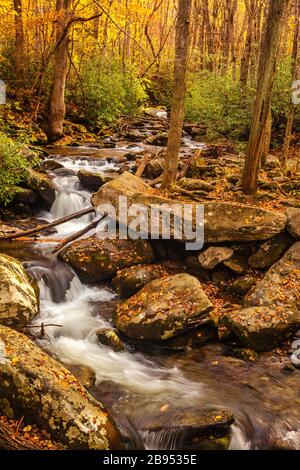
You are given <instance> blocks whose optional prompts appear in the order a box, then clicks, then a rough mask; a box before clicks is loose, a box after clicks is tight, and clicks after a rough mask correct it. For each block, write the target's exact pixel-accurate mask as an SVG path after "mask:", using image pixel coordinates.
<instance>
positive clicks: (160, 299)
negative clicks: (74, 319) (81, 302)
mask: <svg viewBox="0 0 300 470" xmlns="http://www.w3.org/2000/svg"><path fill="white" fill-rule="evenodd" d="M212 309H213V305H212V303H211V302H210V300H209V299H208V297H207V296H206V294H205V292H204V291H203V289H202V286H201V284H200V282H199V281H198V280H197V279H196V278H195V277H193V276H190V275H189V274H177V275H174V276H168V277H165V278H163V279H157V280H155V281H152V282H150V284H147V285H146V286H145V287H144V288H143V289H142V290H140V291H139V292H138V293H137V294H135V295H134V296H133V297H131V298H130V299H129V300H127V301H126V302H124V303H123V304H121V305H119V306H118V308H117V312H116V315H115V318H114V322H115V325H116V327H117V328H118V329H119V330H120V331H122V333H124V334H125V335H126V336H128V337H130V338H135V339H143V340H152V341H160V340H166V339H169V338H172V337H173V336H176V335H178V334H180V333H182V332H184V331H187V330H189V329H192V328H197V327H199V326H201V325H204V324H209V325H213V324H214V319H213V314H212V312H211V311H212Z"/></svg>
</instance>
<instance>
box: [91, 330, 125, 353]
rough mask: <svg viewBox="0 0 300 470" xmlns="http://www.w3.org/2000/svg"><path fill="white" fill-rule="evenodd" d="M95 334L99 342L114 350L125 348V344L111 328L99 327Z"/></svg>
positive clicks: (119, 350)
mask: <svg viewBox="0 0 300 470" xmlns="http://www.w3.org/2000/svg"><path fill="white" fill-rule="evenodd" d="M96 336H97V339H98V341H99V343H101V344H103V345H104V346H109V347H110V348H111V349H112V350H113V351H115V352H121V351H124V349H125V346H124V344H123V342H122V340H121V339H120V337H119V335H118V333H117V332H116V331H115V330H112V329H111V328H101V329H99V330H97V331H96Z"/></svg>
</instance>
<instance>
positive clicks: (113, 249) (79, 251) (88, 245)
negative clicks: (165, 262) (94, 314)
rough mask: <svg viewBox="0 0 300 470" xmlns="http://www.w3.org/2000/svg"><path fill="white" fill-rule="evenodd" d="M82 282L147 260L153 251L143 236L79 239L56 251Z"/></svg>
mask: <svg viewBox="0 0 300 470" xmlns="http://www.w3.org/2000/svg"><path fill="white" fill-rule="evenodd" d="M59 258H60V259H61V260H62V261H64V262H65V263H67V264H68V265H69V266H71V267H72V268H73V269H74V270H75V271H76V273H77V274H78V276H79V277H80V279H82V280H83V281H85V282H98V281H103V280H106V279H111V278H112V277H114V276H115V275H116V273H117V271H118V270H119V269H124V268H127V267H129V266H134V265H136V264H148V263H149V264H150V263H152V262H153V261H154V252H153V249H152V247H151V245H150V244H149V243H148V242H147V241H146V240H119V239H116V240H100V239H97V238H96V237H90V238H85V239H82V240H79V241H77V242H75V243H73V244H71V245H69V246H68V247H67V248H66V249H64V250H63V251H62V252H60V254H59Z"/></svg>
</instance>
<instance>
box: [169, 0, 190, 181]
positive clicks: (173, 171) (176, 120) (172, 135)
mask: <svg viewBox="0 0 300 470" xmlns="http://www.w3.org/2000/svg"><path fill="white" fill-rule="evenodd" d="M191 6H192V0H179V7H178V19H177V24H176V47H175V67H174V88H173V99H172V108H171V120H170V131H169V140H168V148H167V155H166V161H165V169H164V182H163V185H164V187H169V186H171V185H172V184H173V183H175V181H176V178H177V172H178V156H179V151H180V141H181V136H182V127H183V119H184V105H185V97H186V69H187V60H188V46H189V31H190V18H191Z"/></svg>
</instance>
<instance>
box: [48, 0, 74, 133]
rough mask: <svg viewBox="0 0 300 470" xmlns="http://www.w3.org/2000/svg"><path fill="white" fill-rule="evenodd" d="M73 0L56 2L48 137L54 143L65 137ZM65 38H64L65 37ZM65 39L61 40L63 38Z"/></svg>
mask: <svg viewBox="0 0 300 470" xmlns="http://www.w3.org/2000/svg"><path fill="white" fill-rule="evenodd" d="M70 4H71V0H56V12H57V26H56V41H57V44H59V46H58V47H57V48H56V51H55V55H54V69H53V78H52V87H51V92H50V97H49V118H48V128H47V137H48V141H49V142H53V141H55V140H57V139H59V138H61V137H62V136H63V123H64V118H65V113H66V107H65V87H66V78H67V72H68V45H69V34H68V32H67V34H65V31H66V27H67V24H68V11H69V8H70ZM63 36H64V37H63ZM62 37H63V39H62V40H61V38H62Z"/></svg>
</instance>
